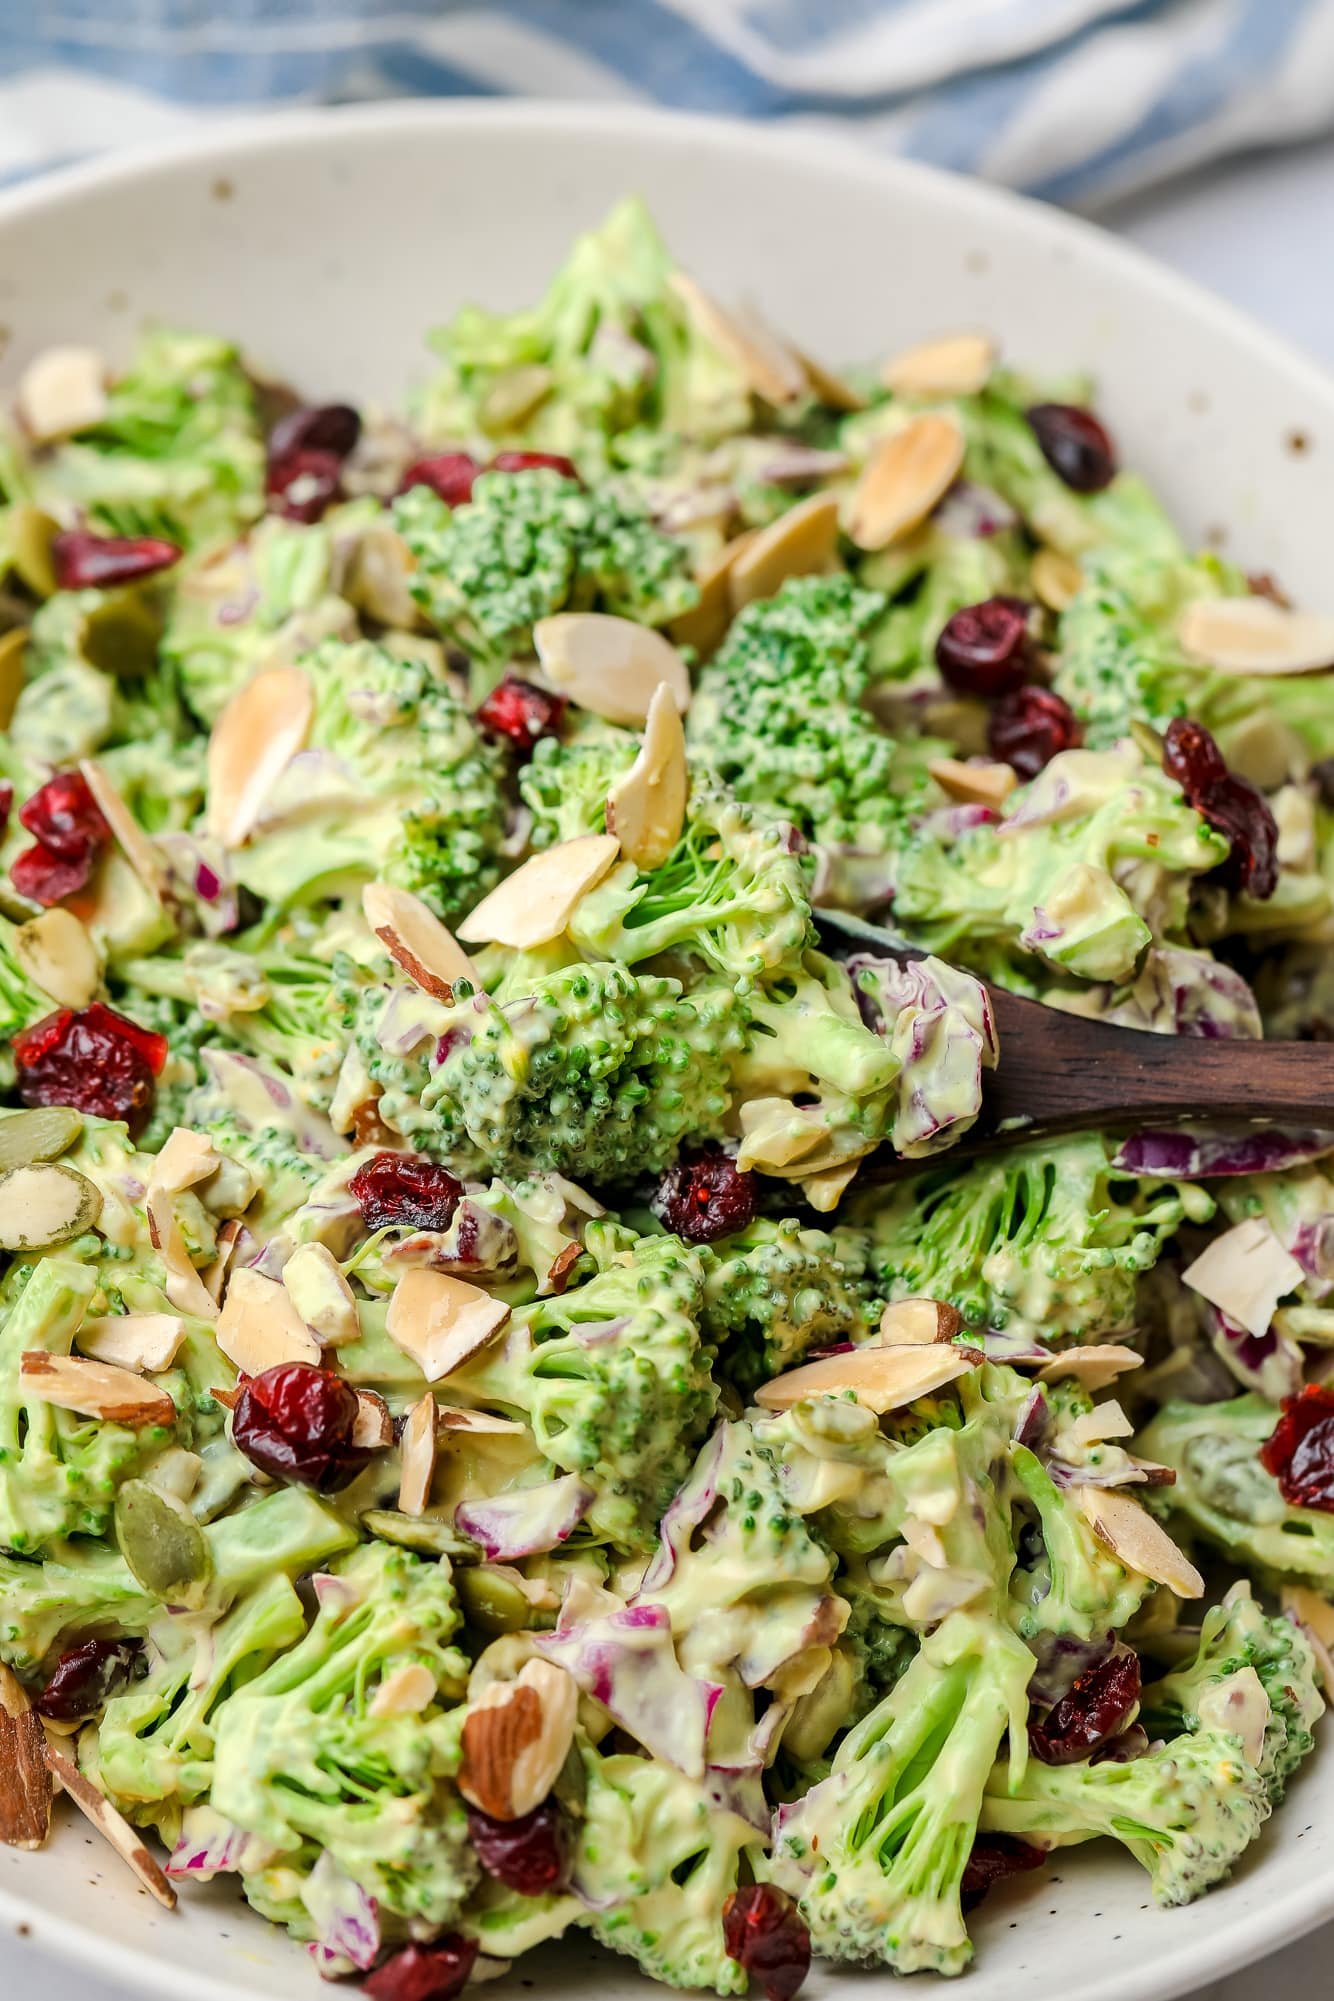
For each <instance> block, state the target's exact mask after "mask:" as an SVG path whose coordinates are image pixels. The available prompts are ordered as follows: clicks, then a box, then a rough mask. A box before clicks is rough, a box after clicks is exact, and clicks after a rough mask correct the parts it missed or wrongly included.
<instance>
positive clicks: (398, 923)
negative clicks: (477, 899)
mask: <svg viewBox="0 0 1334 2001" xmlns="http://www.w3.org/2000/svg"><path fill="white" fill-rule="evenodd" d="M361 908H362V912H363V914H364V915H365V919H366V922H367V923H368V924H369V925H370V927H371V930H372V931H373V932H374V933H375V935H376V937H377V938H378V939H379V941H380V943H381V944H382V945H383V946H384V948H385V950H386V951H387V952H388V954H389V956H390V958H391V959H393V960H394V961H395V963H396V964H397V965H400V966H401V967H402V968H403V971H404V972H405V973H406V974H407V976H408V978H409V979H410V980H411V981H412V982H413V984H414V985H415V986H419V987H420V988H421V989H422V992H423V993H428V994H430V995H431V996H432V998H433V999H435V1000H438V1001H444V1002H445V1003H446V1005H448V1003H449V1002H450V1001H452V1000H453V998H454V982H455V980H468V981H470V982H471V984H472V985H473V987H474V988H476V989H477V991H478V992H480V991H481V985H482V982H481V979H480V977H479V975H478V972H477V968H476V966H474V964H473V962H472V960H471V959H470V958H469V957H468V954H467V953H466V952H465V951H464V949H463V947H462V945H460V944H459V942H458V940H457V938H455V936H454V934H453V932H452V931H450V930H448V929H447V927H446V926H445V925H443V924H442V923H441V922H440V919H439V918H438V917H437V916H436V914H435V912H434V911H433V910H428V909H427V907H426V905H425V904H424V903H423V902H422V900H421V898H420V897H419V896H414V895H413V894H412V891H411V890H410V889H397V888H395V887H394V885H393V884H392V883H388V882H368V883H367V884H366V887H365V888H364V889H363V890H362V892H361Z"/></svg>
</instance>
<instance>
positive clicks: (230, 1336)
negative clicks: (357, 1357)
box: [215, 1269, 320, 1376]
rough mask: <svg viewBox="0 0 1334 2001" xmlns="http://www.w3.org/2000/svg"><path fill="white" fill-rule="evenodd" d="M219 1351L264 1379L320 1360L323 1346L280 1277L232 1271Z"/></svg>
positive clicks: (247, 1372) (219, 1328) (219, 1329)
mask: <svg viewBox="0 0 1334 2001" xmlns="http://www.w3.org/2000/svg"><path fill="white" fill-rule="evenodd" d="M215 1333H216V1339H217V1343H218V1346H219V1348H221V1350H222V1352H223V1354H224V1355H225V1356H226V1357H227V1360H228V1361H229V1362H230V1363H231V1364H232V1365H233V1367H234V1368H236V1369H238V1370H239V1371H240V1373H241V1374H242V1375H243V1376H260V1375H263V1373H264V1371H265V1369H274V1368H277V1366H278V1364H279V1363H280V1362H318V1361H319V1359H320V1344H319V1342H318V1341H317V1340H316V1339H315V1336H314V1335H313V1334H312V1333H311V1331H310V1329H309V1328H308V1327H307V1326H306V1323H305V1322H304V1320H303V1319H302V1318H301V1315H300V1314H299V1313H298V1312H297V1310H296V1308H295V1307H294V1306H293V1304H292V1302H291V1300H290V1298H289V1297H288V1295H287V1292H286V1290H285V1288H284V1287H283V1286H282V1285H280V1284H279V1282H278V1280H277V1279H274V1278H265V1277H264V1275H263V1273H262V1272H257V1271H250V1270H248V1269H247V1270H245V1271H237V1272H233V1273H232V1279H231V1284H230V1285H229V1286H228V1287H227V1297H226V1299H225V1300H224V1301H223V1306H222V1312H221V1313H220V1314H219V1315H218V1324H217V1328H216V1330H215Z"/></svg>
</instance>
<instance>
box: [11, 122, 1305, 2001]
mask: <svg viewBox="0 0 1334 2001" xmlns="http://www.w3.org/2000/svg"><path fill="white" fill-rule="evenodd" d="M1098 219H1099V220H1100V221H1101V222H1103V223H1104V224H1106V225H1107V226H1109V227H1111V228H1113V229H1116V230H1117V231H1119V232H1120V233H1122V234H1124V235H1126V236H1128V237H1130V238H1131V239H1132V240H1133V241H1134V242H1136V243H1139V244H1142V245H1143V247H1144V248H1145V249H1146V250H1149V251H1151V252H1152V253H1153V254H1154V256H1156V257H1160V258H1161V259H1162V260H1163V262H1164V263H1166V264H1171V265H1173V266H1174V267H1175V268H1176V269H1177V270H1179V271H1182V272H1185V273H1186V274H1187V275H1188V276H1190V277H1192V278H1196V279H1198V280H1199V281H1200V282H1201V283H1202V284H1205V285H1208V286H1210V287H1211V288H1212V289H1213V290H1214V291H1216V292H1220V293H1221V294H1222V295H1223V296H1224V297H1225V298H1228V299H1231V300H1232V301H1233V302H1234V303H1235V304H1236V305H1239V306H1243V307H1245V309H1246V310H1247V311H1248V312H1251V313H1253V314H1254V315H1255V316H1256V318H1257V319H1261V320H1263V321H1265V322H1266V323H1267V324H1268V325H1269V326H1271V327H1273V328H1274V329H1275V330H1276V331H1277V332H1280V333H1283V334H1286V335H1287V336H1288V337H1289V338H1290V339H1292V340H1294V341H1296V342H1298V343H1299V344H1300V345H1301V346H1303V347H1304V348H1306V350H1307V351H1308V353H1310V354H1312V355H1314V356H1315V357H1316V358H1317V359H1318V360H1320V361H1323V362H1325V363H1326V364H1327V365H1328V366H1330V367H1331V368H1334V284H1331V283H1330V280H1329V273H1330V270H1331V268H1334V139H1330V140H1326V141H1322V142H1320V143H1318V144H1315V145H1310V146H1304V147H1301V148H1299V149H1297V150H1296V151H1293V152H1285V153H1279V154H1274V155H1269V156H1259V157H1252V158H1249V159H1246V160H1242V161H1237V162H1234V163H1231V164H1228V165H1225V166H1223V167H1221V168H1212V169H1209V170H1206V171H1204V172H1202V173H1200V174H1197V175H1192V176H1190V177H1188V178H1186V179H1183V180H1179V181H1176V182H1174V183H1172V184H1171V185H1170V186H1168V187H1166V188H1163V189H1159V190H1157V191H1155V192H1153V193H1150V194H1146V195H1140V196H1135V197H1132V198H1130V199H1127V200H1124V201H1121V202H1119V203H1117V204H1115V205H1114V206H1113V207H1111V208H1109V209H1105V210H1103V211H1102V212H1101V214H1100V216H1099V218H1098ZM1326 1755H1329V1752H1328V1747H1327V1749H1326ZM1331 1963H1334V1925H1329V1926H1326V1927H1325V1928H1324V1929H1323V1930H1321V1931H1319V1932H1316V1933H1313V1934H1312V1935H1311V1936H1310V1937H1309V1938H1307V1939H1304V1940H1301V1941H1299V1942H1298V1943H1297V1944H1296V1945H1293V1946H1290V1947H1289V1948H1288V1949H1287V1950H1286V1951H1285V1952H1282V1953H1280V1954H1278V1955H1277V1956H1276V1957H1275V1958H1273V1959H1269V1960H1266V1961H1265V1962H1264V1963H1263V1965H1262V1966H1259V1967H1252V1968H1250V1969H1249V1970H1246V1971H1243V1972H1240V1973H1237V1974H1233V1975H1232V1976H1230V1977H1229V1978H1228V1979H1226V1980H1221V1981H1218V1982H1216V1983H1215V1984H1214V1985H1213V1986H1211V1987H1207V1988H1202V1989H1200V1990H1199V1992H1198V1994H1197V1995H1195V1996H1193V1997H1192V2001H1267V1997H1268V1996H1269V1995H1271V1994H1275V1995H1282V1996H1283V1997H1284V2001H1325V1997H1326V1996H1327V1995H1328V1994H1329V1992H1330V1972H1329V1969H1330V1966H1331ZM337 1991H338V1990H336V1989H333V1990H331V1993H335V1992H337ZM646 1991H647V1989H646ZM37 1994H40V1995H41V1997H42V2001H124V1990H122V1989H120V1988H113V1987H111V1986H109V1985H107V1984H104V1983H101V1982H90V1981H89V1979H88V1976H87V1974H86V1973H84V1972H82V1971H79V1972H76V1971H74V1969H72V1968H67V1967H64V1966H62V1965H60V1964H59V1963H57V1962H54V1961H51V1960H49V1959H47V1958H46V1956H45V1955H44V1954H39V1953H37V1952H35V1951H34V1950H33V1949H32V1947H30V1946H27V1945H24V1944H23V1943H22V1941H21V1940H18V1939H12V1938H0V1997H5V2001H8V1997H10V1996H13V1997H15V2001H17V1997H19V1996H25V1995H37ZM181 2001H189V1996H188V1995H183V1996H182V1997H181Z"/></svg>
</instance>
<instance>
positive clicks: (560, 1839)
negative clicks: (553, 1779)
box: [468, 1800, 570, 1897]
mask: <svg viewBox="0 0 1334 2001" xmlns="http://www.w3.org/2000/svg"><path fill="white" fill-rule="evenodd" d="M468 1833H469V1834H470V1835H471V1837H472V1845H473V1847H474V1848H475V1849H476V1851H477V1859H478V1861H479V1862H480V1863H481V1865H482V1867H483V1869H485V1870H486V1872H487V1874H488V1875H489V1876H494V1877H495V1878H496V1880H497V1882H500V1883H503V1884H504V1885H505V1887H506V1888H507V1889H510V1890H517V1891H518V1893H519V1895H520V1896H521V1897H542V1896H545V1895H546V1894H547V1893H548V1892H550V1891H553V1890H563V1889H564V1888H565V1886H566V1884H567V1883H568V1882H569V1880H570V1828H569V1822H568V1821H567V1820H566V1818H565V1816H564V1814H563V1813H562V1812H561V1810H560V1808H559V1807H558V1806H556V1805H555V1804H554V1803H553V1802H552V1801H551V1800H544V1801H543V1802H542V1804H541V1806H535V1807H534V1808H533V1810H532V1812H531V1813H525V1814H521V1815H520V1816H519V1818H518V1819H517V1820H494V1819H492V1817H491V1815H490V1814H489V1813H483V1812H482V1811H481V1809H480V1807H475V1806H470V1807H469V1808H468Z"/></svg>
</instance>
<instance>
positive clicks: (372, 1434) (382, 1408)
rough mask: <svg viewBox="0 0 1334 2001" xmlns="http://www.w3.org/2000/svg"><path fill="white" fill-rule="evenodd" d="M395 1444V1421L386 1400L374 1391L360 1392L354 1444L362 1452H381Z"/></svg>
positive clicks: (353, 1430) (353, 1429)
mask: <svg viewBox="0 0 1334 2001" xmlns="http://www.w3.org/2000/svg"><path fill="white" fill-rule="evenodd" d="M393 1442H394V1420H393V1418H392V1417H391V1416H390V1414H389V1406H388V1404H387V1403H386V1402H385V1400H384V1398H383V1397H381V1396H377V1395H376V1394H375V1391H374V1390H358V1391H357V1415H356V1418H355V1420H354V1421H353V1425H352V1443H353V1444H354V1445H355V1446H357V1447H358V1449H359V1450H360V1451H362V1452H381V1451H383V1450H384V1449H385V1448H386V1447H387V1446H390V1445H392V1444H393Z"/></svg>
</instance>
